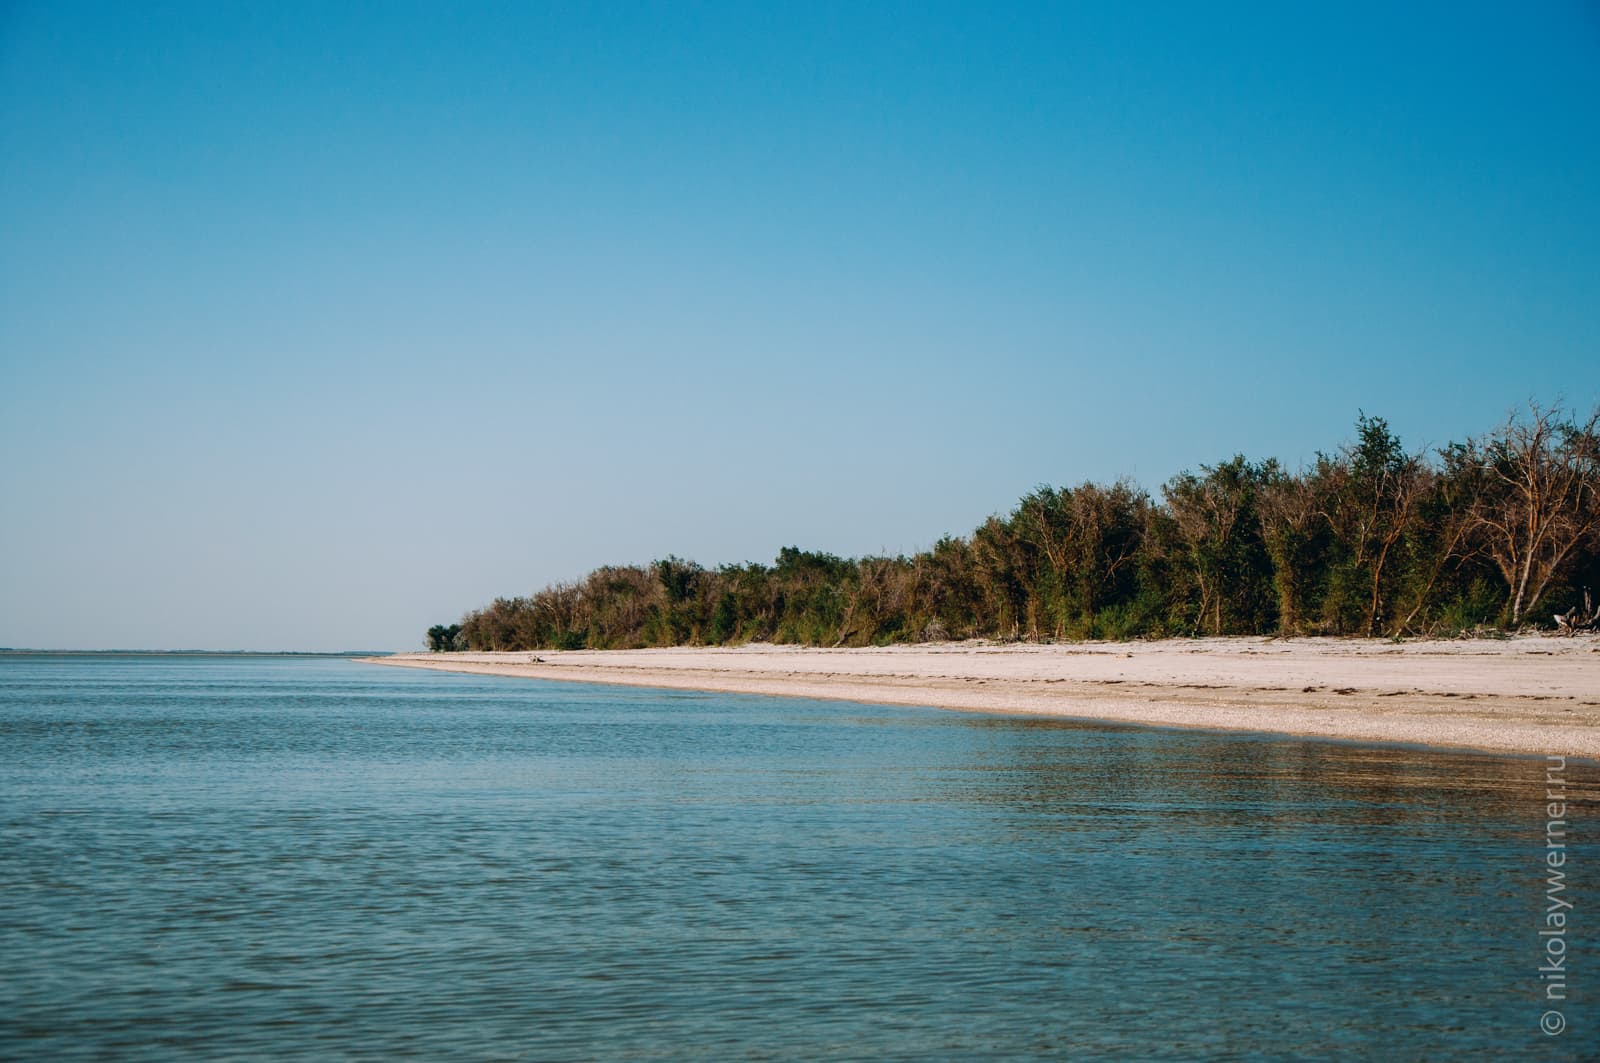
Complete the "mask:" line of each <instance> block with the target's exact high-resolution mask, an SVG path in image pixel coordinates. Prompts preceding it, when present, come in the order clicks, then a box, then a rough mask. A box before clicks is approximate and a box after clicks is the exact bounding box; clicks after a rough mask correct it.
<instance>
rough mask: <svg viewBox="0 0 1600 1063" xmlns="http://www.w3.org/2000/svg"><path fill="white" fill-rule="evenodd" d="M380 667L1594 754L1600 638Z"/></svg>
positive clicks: (441, 660) (951, 647)
mask: <svg viewBox="0 0 1600 1063" xmlns="http://www.w3.org/2000/svg"><path fill="white" fill-rule="evenodd" d="M363 659H364V660H367V661H371V662H372V663H375V664H386V665H393V666H400V667H407V668H429V669H437V670H441V671H449V672H468V673H477V674H483V675H503V676H517V677H524V678H529V679H554V680H563V681H568V682H586V683H617V684H623V685H627V686H647V687H664V688H671V689H680V690H706V691H720V692H730V693H742V694H772V695H781V696H790V697H808V698H828V699H837V700H844V701H860V702H873V703H878V704H891V705H927V706H932V707H936V708H942V709H957V710H964V711H970V712H990V713H1022V714H1031V715H1040V716H1057V717H1065V718H1074V719H1085V720H1107V721H1116V722H1122V723H1134V724H1145V725H1154V726H1162V727H1202V728H1214V729H1223V730H1243V731H1268V732H1276V733H1282V734H1295V735H1312V736H1320V737H1326V738H1341V739H1351V740H1358V741H1384V742H1408V743H1418V744H1423V745H1433V746H1453V747H1465V748H1471V749H1481V750H1491V751H1495V752H1503V753H1522V754H1551V753H1558V754H1564V755H1566V756H1575V757H1584V758H1591V759H1600V639H1596V638H1594V637H1592V636H1591V637H1578V638H1553V637H1539V636H1528V637H1519V638H1513V639H1505V640H1494V639H1489V640H1459V641H1439V642H1408V643H1401V644H1397V643H1390V642H1380V641H1364V640H1347V639H1267V638H1228V639H1199V640H1171V641H1162V642H1134V643H1080V644H1072V645H1049V646H1039V645H987V644H978V643H950V644H940V645H925V646H893V647H885V648H877V649H814V648H805V647H798V646H770V645H751V646H741V647H737V648H701V647H692V648H674V649H651V650H611V651H591V650H580V651H569V652H556V651H549V650H546V651H540V652H538V653H526V652H521V653H451V654H429V653H409V654H399V655H396V656H392V657H370V658H363Z"/></svg>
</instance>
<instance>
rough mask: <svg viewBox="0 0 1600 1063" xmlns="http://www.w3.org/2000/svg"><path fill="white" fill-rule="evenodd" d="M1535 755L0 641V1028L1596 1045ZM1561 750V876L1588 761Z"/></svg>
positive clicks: (1538, 1053)
mask: <svg viewBox="0 0 1600 1063" xmlns="http://www.w3.org/2000/svg"><path fill="white" fill-rule="evenodd" d="M1544 771H1545V765H1544V763H1543V762H1541V761H1538V760H1530V759H1524V760H1516V759H1508V758H1492V757H1480V756H1454V755H1440V754H1428V755H1420V754H1419V753H1418V752H1417V751H1414V750H1404V749H1393V748H1391V749H1365V748H1359V747H1355V746H1347V745H1339V744H1332V743H1312V742H1297V741H1288V740H1281V739H1271V738H1261V737H1237V736H1221V735H1210V734H1200V733H1183V732H1172V731H1154V730H1131V729H1113V728H1106V727H1088V726H1076V725H1070V724H1061V723H1041V722H1037V721H1022V720H1014V719H1006V718H989V717H980V716H970V715H963V714H957V713H944V712H937V711H933V710H917V709H897V708H879V707H873V706H861V705H849V704H841V703H833V702H818V701H799V700H785V699H764V698H754V697H739V696H729V695H702V694H683V693H671V692H662V691H646V690H629V689H623V688H606V687H592V686H576V685H566V684H554V683H533V682H527V681H519V680H510V679H493V678H478V677H467V676H448V675H442V674H436V673H422V672H413V671H405V670H401V669H390V668H379V667H375V666H371V665H360V664H355V663H351V662H348V661H341V660H304V659H248V658H160V657H120V658H48V657H16V658H0V963H3V968H0V970H3V975H0V978H3V981H0V1057H5V1058H15V1059H39V1060H54V1059H63V1060H70V1059H143V1060H167V1059H197V1058H205V1059H213V1058H215V1059H260V1058H278V1057H285V1058H316V1059H389V1058H395V1057H407V1056H411V1057H417V1058H423V1059H468V1060H480V1059H481V1060H500V1059H508V1060H509V1059H538V1060H558V1059H617V1060H629V1059H639V1060H653V1059H706V1058H712V1059H715V1058H730V1059H786V1060H813V1059H832V1058H838V1059H846V1058H849V1059H869V1058H876V1059H903V1060H931V1059H967V1058H979V1057H986V1058H1015V1059H1028V1058H1053V1057H1063V1056H1072V1057H1074V1058H1128V1057H1142V1058H1172V1059H1195V1058H1203V1057H1217V1056H1221V1057H1226V1058H1286V1057H1291V1056H1294V1055H1301V1056H1341V1057H1345V1058H1351V1057H1355V1058H1383V1059H1449V1058H1482V1059H1506V1058H1535V1059H1543V1058H1550V1059H1560V1058H1567V1059H1583V1058H1592V1057H1593V1055H1594V1053H1595V1050H1596V1047H1597V1046H1600V1034H1597V1025H1596V1022H1595V1017H1594V1010H1595V1009H1594V1007H1593V1005H1592V1004H1590V1003H1588V1001H1593V1000H1594V999H1596V995H1595V988H1596V985H1597V984H1600V962H1597V961H1596V959H1595V957H1597V956H1600V953H1597V952H1596V951H1595V950H1594V949H1592V948H1591V947H1590V946H1589V944H1588V942H1591V941H1594V940H1595V938H1594V935H1593V929H1594V927H1596V926H1600V895H1597V894H1596V893H1595V892H1594V891H1593V890H1592V889H1589V890H1586V891H1584V892H1582V893H1580V894H1579V895H1578V897H1577V905H1578V907H1577V910H1576V913H1575V914H1574V916H1573V919H1574V924H1575V926H1574V928H1573V930H1572V931H1571V932H1570V933H1569V942H1570V945H1571V949H1570V951H1571V953H1572V954H1574V956H1575V959H1574V960H1573V961H1569V963H1570V964H1572V965H1574V966H1572V967H1571V970H1572V973H1571V974H1570V975H1569V978H1570V979H1571V992H1570V995H1569V999H1568V1001H1567V1002H1565V1003H1564V1004H1563V1005H1561V1008H1562V1010H1563V1012H1564V1014H1565V1016H1566V1019H1567V1021H1568V1023H1569V1028H1568V1031H1567V1033H1565V1034H1564V1035H1563V1036H1561V1037H1559V1038H1550V1037H1546V1036H1544V1035H1542V1034H1541V1033H1540V1032H1539V1029H1538V1023H1539V1017H1540V1014H1541V1012H1542V1011H1543V1010H1544V1009H1545V1007H1546V1005H1545V1004H1543V1003H1542V1002H1541V990H1540V985H1539V982H1538V974H1537V973H1536V971H1537V968H1538V966H1539V963H1540V959H1541V953H1540V948H1541V945H1540V941H1539V938H1538V936H1537V934H1538V930H1539V929H1540V927H1541V926H1542V925H1543V924H1542V922H1541V915H1540V912H1541V910H1542V906H1543V904H1544V886H1545V884H1544V880H1543V875H1542V873H1541V868H1540V865H1539V863H1538V861H1539V860H1540V858H1541V854H1542V852H1543V847H1544V844H1545V835H1544V831H1545V823H1544V812H1543V805H1542V801H1541V793H1542V791H1543V789H1544V782H1543V776H1544ZM1567 777H1568V779H1569V789H1572V790H1574V791H1579V790H1582V791H1583V792H1584V793H1585V794H1586V797H1585V798H1584V799H1583V800H1581V801H1577V802H1574V805H1573V808H1572V811H1571V818H1572V819H1573V820H1574V821H1575V823H1576V825H1577V826H1576V830H1577V835H1576V837H1575V838H1574V839H1572V840H1574V841H1575V842H1576V845H1575V847H1574V848H1573V849H1572V850H1570V852H1571V854H1572V861H1573V863H1572V865H1571V866H1570V867H1569V870H1571V871H1572V872H1573V875H1574V876H1575V878H1576V881H1577V882H1578V883H1579V884H1580V885H1581V886H1592V885H1593V884H1594V883H1595V882H1597V881H1600V873H1597V871H1596V870H1595V869H1597V868H1600V851H1597V850H1596V849H1595V848H1594V847H1593V846H1592V845H1591V844H1588V843H1587V842H1585V840H1584V839H1585V838H1586V837H1588V838H1592V837H1593V836H1594V833H1593V829H1592V826H1591V825H1594V824H1600V804H1597V803H1596V801H1595V800H1594V795H1595V793H1596V784H1597V781H1600V776H1597V774H1596V772H1595V771H1594V769H1593V768H1587V767H1582V766H1579V765H1577V764H1575V763H1573V764H1569V766H1568V770H1567ZM1586 983H1587V984H1586ZM1585 990H1587V993H1585V992H1584V991H1585Z"/></svg>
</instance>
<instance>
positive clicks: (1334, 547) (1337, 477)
mask: <svg viewBox="0 0 1600 1063" xmlns="http://www.w3.org/2000/svg"><path fill="white" fill-rule="evenodd" d="M1355 427H1356V435H1355V439H1354V440H1353V441H1352V442H1350V443H1347V444H1346V445H1344V446H1342V447H1340V448H1339V449H1338V450H1336V451H1334V452H1332V453H1328V454H1319V455H1318V456H1317V459H1316V461H1315V462H1314V463H1313V464H1312V465H1311V466H1310V467H1309V468H1306V469H1303V470H1300V471H1297V472H1291V471H1289V470H1287V469H1285V468H1284V467H1283V466H1282V465H1280V464H1279V463H1278V462H1277V461H1276V460H1272V459H1267V460H1265V461H1259V462H1252V461H1250V460H1248V459H1247V458H1245V457H1244V456H1242V455H1236V456H1234V457H1232V458H1229V459H1228V460H1226V461H1223V462H1220V463H1218V464H1216V465H1202V466H1201V467H1200V468H1199V471H1197V472H1184V473H1182V474H1180V475H1178V476H1175V477H1173V478H1172V479H1171V480H1170V481H1168V482H1167V483H1166V484H1165V485H1164V486H1163V487H1162V488H1161V492H1160V496H1159V498H1157V497H1153V496H1152V495H1150V494H1149V493H1148V492H1146V491H1145V490H1143V489H1142V488H1140V487H1139V486H1137V485H1136V484H1134V483H1132V482H1129V481H1127V480H1119V481H1117V482H1115V483H1111V484H1097V483H1084V484H1081V485H1079V486H1077V487H1071V488H1065V487H1063V488H1057V487H1050V486H1041V487H1038V488H1037V489H1035V490H1033V491H1031V492H1029V493H1028V494H1027V495H1025V496H1024V497H1023V498H1022V499H1021V500H1020V501H1019V502H1018V503H1017V505H1016V507H1015V508H1014V509H1012V510H1011V511H1010V512H1009V513H1007V514H1005V515H998V514H997V515H995V516H992V517H990V518H989V519H988V520H986V521H985V522H984V523H983V524H982V525H981V526H980V527H978V528H977V529H975V530H974V531H973V532H972V533H971V534H970V535H967V536H965V537H952V536H946V537H945V538H942V539H940V540H939V541H938V542H937V543H935V544H934V545H933V546H932V548H930V549H928V550H924V551H921V552H919V553H916V554H913V555H911V556H909V557H908V556H898V557H862V558H853V559H851V558H841V557H837V556H834V555H833V554H828V553H815V552H811V551H806V550H800V549H798V548H795V547H785V548H784V549H782V550H781V551H780V552H779V554H778V557H777V559H776V560H775V562H774V563H773V564H771V565H765V564H759V563H747V564H740V565H722V566H720V567H718V568H705V567H703V566H701V565H699V564H696V563H695V562H692V561H685V560H682V559H680V558H677V557H668V558H665V559H663V560H658V561H655V562H653V563H651V564H650V565H647V566H640V565H617V566H606V567H604V568H599V569H596V570H595V571H593V572H591V573H590V574H589V575H588V576H587V577H585V578H584V579H582V580H579V581H576V582H569V583H557V584H554V585H552V586H549V587H546V588H545V589H543V590H541V591H539V592H537V593H535V594H533V595H531V596H528V597H516V598H497V599H495V600H494V601H493V602H491V603H490V604H489V605H487V606H485V607H483V608H481V609H477V610H474V611H472V612H469V613H468V614H467V615H466V616H465V617H463V618H462V620H461V622H460V624H459V625H437V626H435V627H434V628H433V629H431V630H430V631H429V632H428V640H429V645H430V648H432V649H436V650H450V649H473V650H536V649H583V648H590V649H622V648H636V647H646V646H678V645H713V646H714V645H729V644H738V643H745V642H782V643H800V644H805V645H813V646H871V645H886V644H890V643H897V642H920V641H941V640H945V639H965V638H990V639H1003V640H1035V641H1047V640H1054V639H1069V640H1073V639H1129V638H1140V637H1165V636H1195V635H1262V634H1282V635H1309V634H1320V635H1360V636H1368V637H1376V636H1392V637H1401V636H1410V635H1425V636H1426V635H1431V636H1439V635H1450V634H1455V633H1460V632H1463V631H1468V630H1474V629H1480V628H1496V629H1503V628H1512V629H1515V628H1521V627H1526V626H1529V625H1537V626H1548V624H1549V621H1550V619H1551V615H1552V612H1553V611H1559V610H1560V609H1563V608H1567V607H1569V606H1571V605H1572V604H1574V603H1575V602H1576V601H1578V600H1579V598H1580V597H1581V589H1582V588H1584V587H1587V586H1595V585H1600V433H1597V427H1600V411H1597V412H1595V413H1591V414H1590V415H1589V416H1588V417H1587V418H1586V419H1584V418H1580V417H1578V416H1577V415H1575V414H1573V413H1571V412H1569V411H1568V410H1566V409H1565V408H1563V407H1561V406H1559V405H1556V406H1550V407H1546V406H1541V405H1538V404H1531V405H1530V406H1529V408H1528V410H1526V411H1524V412H1522V413H1520V414H1517V415H1513V416H1511V417H1510V418H1508V419H1507V420H1506V422H1505V423H1503V424H1502V425H1500V426H1499V427H1497V428H1495V429H1493V430H1491V431H1489V432H1487V433H1485V434H1483V435H1482V436H1479V437H1475V438H1472V439H1469V440H1467V441H1466V442H1464V443H1452V444H1450V445H1448V446H1445V447H1443V448H1440V449H1438V450H1436V451H1434V452H1433V453H1432V454H1428V453H1424V452H1412V451H1408V450H1406V449H1405V448H1404V447H1403V446H1402V444H1401V441H1400V439H1399V437H1398V436H1396V435H1395V434H1394V432H1392V431H1391V430H1390V428H1389V425H1388V423H1387V422H1386V421H1384V420H1383V419H1382V418H1378V417H1368V416H1366V415H1365V414H1362V415H1361V416H1360V417H1359V419H1358V420H1357V422H1356V426H1355Z"/></svg>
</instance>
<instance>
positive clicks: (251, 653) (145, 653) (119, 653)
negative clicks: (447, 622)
mask: <svg viewBox="0 0 1600 1063" xmlns="http://www.w3.org/2000/svg"><path fill="white" fill-rule="evenodd" d="M385 656H387V654H384V653H377V652H374V651H373V650H338V651H331V652H324V651H321V650H25V649H15V648H13V647H10V646H5V647H0V657H341V658H354V659H358V660H371V659H374V658H379V657H385Z"/></svg>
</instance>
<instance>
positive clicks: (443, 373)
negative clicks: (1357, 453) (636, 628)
mask: <svg viewBox="0 0 1600 1063" xmlns="http://www.w3.org/2000/svg"><path fill="white" fill-rule="evenodd" d="M1597 341H1600V8H1597V7H1596V5H1594V4H1592V3H1590V4H1583V3H1559V2H1552V3H1537V4H1503V3H1497V4H1471V3H1467V4H1463V3H1448V4H1438V5H1426V4H1393V3H1381V4H1371V5H1363V4H1330V5H1319V6H1313V5H1308V4H1279V3H1263V4H1260V5H1226V4H1198V3H1194V4H1172V5H1168V4H1150V5H1145V4H1083V5H1073V4H1064V3H1061V4H1045V5H1038V6H1030V5H1012V4H1005V5H993V4H978V3H971V4H939V3H916V4H899V5H892V4H858V3H847V4H826V3H811V2H807V3H803V4H801V3H794V4H766V5H763V4H754V3H743V2H740V3H730V4H726V5H723V4H688V3H661V4H649V5H635V4H623V3H616V4H597V5H573V4H563V5H551V6H539V5H534V4H529V3H508V4H504V5H494V4H487V3H468V4H446V3H443V2H441V3H437V4H420V5H419V4H405V3H394V2H383V3H371V4H358V3H326V2H317V3H303V4H302V3H291V2H274V3H258V4H213V3H193V4H177V5H174V4H132V3H107V4H76V3H70V2H57V0H50V2H44V0H40V2H28V0H23V2H21V3H18V2H16V0H11V2H6V3H0V445H3V447H4V455H5V460H4V462H3V464H0V645H11V646H35V647H84V648H91V647H101V648H104V647H153V648H173V647H200V648H237V647H246V648H256V649H280V648H290V649H342V648H368V647H371V648H411V647H415V646H417V645H420V642H421V636H422V631H423V629H424V628H426V627H427V626H428V625H429V624H432V623H436V622H445V621H449V620H452V619H454V618H456V617H459V616H460V615H461V613H462V612H463V611H465V610H466V609H469V608H472V607H475V606H478V605H481V604H483V603H484V602H486V601H487V600H488V599H490V598H491V597H493V596H495V595H497V594H516V593H527V592H530V591H532V590H535V589H537V588H538V587H540V586H542V585H544V584H545V583H547V582H550V581H552V580H558V579H567V578H572V577H576V576H579V575H581V574H583V573H584V572H585V571H587V570H588V569H590V568H591V567H593V566H595V565H597V564H600V563H605V562H627V561H641V562H642V561H648V560H650V559H651V558H654V557H658V556H664V555H666V554H667V553H676V554H678V555H680V556H685V557H691V558H694V559H697V560H700V561H702V562H704V563H707V564H716V563H720V562H725V561H742V560H747V559H749V560H770V559H771V558H772V557H773V556H774V555H775V554H776V552H777V550H778V548H779V547H780V546H783V545H786V544H791V543H792V544H797V545H800V546H802V547H806V548H809V549H820V550H828V551H832V552H836V553H841V554H857V553H862V552H875V551H890V552H897V551H902V550H905V551H909V550H913V549H917V548H921V547H925V546H927V545H929V544H930V543H931V542H932V541H933V540H935V539H936V538H937V537H938V536H939V535H940V534H942V533H945V532H951V533H965V532H967V531H970V530H971V529H972V528H973V527H974V526H975V525H976V524H977V523H979V522H980V521H981V520H982V519H983V518H984V517H985V516H987V515H988V514H989V513H992V512H996V511H1000V510H1005V509H1008V508H1009V507H1010V506H1011V504H1012V503H1013V502H1014V501H1015V500H1016V498H1017V497H1018V496H1019V495H1020V494H1021V493H1022V492H1024V491H1026V490H1027V489H1028V488H1030V487H1032V486H1033V485H1035V484H1038V483H1041V482H1048V483H1053V484H1064V485H1070V484H1075V483H1078V482H1081V481H1083V480H1086V479H1094V480H1110V479H1114V478H1116V477H1118V476H1123V475H1126V476H1130V477H1133V478H1134V479H1136V480H1137V481H1139V482H1140V483H1142V484H1144V485H1145V486H1146V487H1148V488H1149V489H1151V490H1152V491H1156V490H1158V489H1159V487H1160V485H1161V483H1162V482H1164V481H1165V480H1166V479H1167V478H1169V477H1170V476H1172V475H1173V474H1174V473H1177V472H1179V471H1180V470H1182V469H1184V468H1186V467H1194V466H1197V465H1199V464H1201V463H1211V462H1215V461H1217V460H1220V459H1223V458H1226V457H1228V456H1229V455H1231V454H1233V453H1234V452H1236V451H1243V452H1245V453H1246V454H1248V455H1250V456H1252V457H1257V458H1259V457H1268V456H1276V457H1278V458H1280V459H1282V460H1284V461H1286V462H1288V463H1289V464H1290V465H1298V464H1299V463H1301V462H1303V461H1306V460H1309V459H1311V458H1312V457H1313V455H1314V453H1315V452H1316V451H1317V450H1318V449H1331V448H1333V447H1335V446H1337V445H1339V444H1340V443H1341V442H1343V441H1345V440H1347V439H1348V438H1349V437H1350V435H1351V432H1352V425H1353V422H1354V420H1355V417H1356V414H1357V410H1358V409H1360V410H1365V411H1366V412H1367V413H1369V414H1375V415H1379V416H1383V417H1386V418H1388V419H1389V421H1390V423H1391V425H1392V426H1393V427H1395V428H1396V429H1397V430H1398V431H1399V432H1400V434H1401V435H1402V437H1403V438H1404V440H1405V441H1406V442H1407V443H1408V444H1410V445H1412V446H1414V447H1420V446H1423V445H1425V444H1442V443H1444V442H1447V441H1449V440H1451V439H1459V438H1461V437H1463V436H1465V435H1468V434H1471V433H1475V432H1479V431H1482V430H1484V429H1486V428H1489V427H1490V426H1491V425H1493V424H1494V423H1496V422H1497V421H1499V420H1501V419H1502V418H1503V417H1504V415H1505V413H1506V412H1507V410H1508V409H1509V408H1510V407H1511V406H1513V405H1515V404H1518V403H1520V402H1524V401H1526V400H1527V399H1528V398H1530V397H1538V398H1542V399H1546V400H1549V399H1553V398H1556V397H1558V396H1564V397H1565V398H1566V399H1567V400H1568V401H1569V402H1570V403H1572V404H1574V405H1578V406H1582V407H1587V406H1589V405H1590V404H1592V403H1594V402H1595V401H1597V400H1600V368H1597V366H1600V357H1597V355H1600V342H1597Z"/></svg>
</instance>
